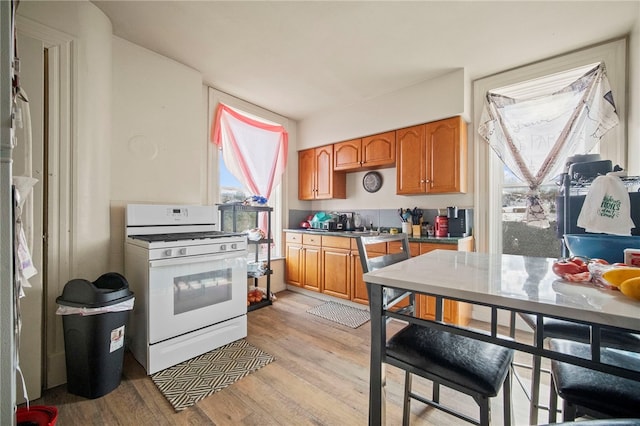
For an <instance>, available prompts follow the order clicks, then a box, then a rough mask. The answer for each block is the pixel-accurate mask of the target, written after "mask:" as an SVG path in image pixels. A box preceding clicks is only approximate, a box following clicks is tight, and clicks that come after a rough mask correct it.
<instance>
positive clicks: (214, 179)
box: [205, 87, 291, 259]
mask: <svg viewBox="0 0 640 426" xmlns="http://www.w3.org/2000/svg"><path fill="white" fill-rule="evenodd" d="M220 102H222V103H223V104H225V105H228V106H230V107H232V108H236V109H238V110H240V111H244V112H246V113H249V114H252V115H255V116H256V117H260V118H263V119H265V120H269V121H272V122H274V123H277V124H280V125H281V126H284V128H285V129H287V132H289V133H291V132H290V130H289V119H288V118H286V117H283V116H281V115H278V114H275V113H273V112H271V111H269V110H266V109H264V108H261V107H259V106H256V105H253V104H251V103H249V102H246V101H243V100H242V99H239V98H236V97H234V96H231V95H229V94H227V93H224V92H221V91H219V90H216V89H214V88H212V87H209V88H208V105H209V107H208V116H207V120H206V123H207V133H206V134H207V160H208V167H207V179H206V185H205V186H206V188H207V200H208V202H209V203H210V204H212V205H215V204H216V203H218V202H219V201H218V200H219V199H220V190H219V188H220V185H219V181H218V173H219V170H218V161H219V154H220V150H219V149H218V147H217V146H216V145H215V144H213V143H212V142H211V126H212V124H213V120H214V117H215V112H216V108H217V107H218V104H219V103H220ZM286 184H287V170H286V169H285V172H284V174H283V176H282V179H281V181H280V184H279V185H278V186H276V187H275V188H274V189H273V193H272V194H271V197H270V199H269V202H268V205H269V206H271V207H273V212H272V214H271V234H272V237H273V240H274V250H273V251H272V254H271V258H272V259H273V258H274V257H282V256H283V252H282V247H283V243H282V234H283V232H282V230H283V229H284V211H285V209H286V205H285V204H286V203H285V201H286V200H285V199H284V194H286V193H287V192H286Z"/></svg>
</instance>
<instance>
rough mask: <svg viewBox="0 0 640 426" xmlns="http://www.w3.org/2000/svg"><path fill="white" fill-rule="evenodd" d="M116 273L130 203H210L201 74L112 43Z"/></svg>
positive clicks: (120, 267)
mask: <svg viewBox="0 0 640 426" xmlns="http://www.w3.org/2000/svg"><path fill="white" fill-rule="evenodd" d="M112 69H113V105H112V115H113V122H112V132H113V140H112V143H111V159H112V161H111V166H112V168H111V265H110V267H111V269H112V270H115V271H120V272H122V271H123V269H124V268H123V262H124V246H123V244H124V210H125V206H126V205H127V204H128V203H156V204H161V203H167V204H205V203H206V202H207V187H206V185H204V184H203V182H206V179H204V176H206V174H207V161H206V160H207V143H206V134H205V127H206V124H205V123H204V122H203V114H202V77H201V74H200V73H199V72H198V71H196V70H194V69H192V68H189V67H187V66H185V65H182V64H180V63H178V62H176V61H173V60H171V59H169V58H166V57H164V56H161V55H158V54H157V53H154V52H152V51H150V50H148V49H145V48H143V47H140V46H138V45H136V44H133V43H130V42H128V41H126V40H124V39H121V38H119V37H115V36H114V37H113V65H112Z"/></svg>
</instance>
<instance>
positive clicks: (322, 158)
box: [315, 145, 333, 200]
mask: <svg viewBox="0 0 640 426" xmlns="http://www.w3.org/2000/svg"><path fill="white" fill-rule="evenodd" d="M315 151H316V163H315V171H316V196H315V198H318V199H323V200H324V199H330V198H333V145H327V146H321V147H320V148H316V149H315Z"/></svg>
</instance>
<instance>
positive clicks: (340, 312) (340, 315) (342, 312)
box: [307, 302, 371, 328]
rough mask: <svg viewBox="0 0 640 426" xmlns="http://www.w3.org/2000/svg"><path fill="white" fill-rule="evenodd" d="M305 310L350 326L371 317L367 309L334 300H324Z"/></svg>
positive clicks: (352, 326) (353, 326)
mask: <svg viewBox="0 0 640 426" xmlns="http://www.w3.org/2000/svg"><path fill="white" fill-rule="evenodd" d="M307 312H308V313H310V314H313V315H316V316H319V317H321V318H324V319H328V320H329V321H333V322H337V323H338V324H342V325H346V326H347V327H351V328H358V327H360V326H361V325H362V324H364V323H366V322H367V321H369V320H370V319H371V316H370V315H369V311H366V310H364V309H358V308H353V307H351V306H347V305H343V304H342V303H336V302H326V303H323V304H322V305H318V306H314V307H313V308H311V309H309V310H308V311H307Z"/></svg>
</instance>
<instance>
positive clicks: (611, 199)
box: [576, 175, 635, 235]
mask: <svg viewBox="0 0 640 426" xmlns="http://www.w3.org/2000/svg"><path fill="white" fill-rule="evenodd" d="M576 224H577V225H578V226H579V227H581V228H584V229H585V231H587V232H594V233H604V234H614V235H631V229H632V228H634V227H635V225H634V223H633V220H632V219H631V202H630V200H629V192H628V191H627V188H626V187H625V186H624V183H622V180H620V178H619V177H617V176H612V175H607V176H598V177H597V178H595V179H594V180H593V182H592V183H591V187H590V188H589V192H588V193H587V195H586V197H585V198H584V204H583V205H582V209H581V210H580V215H579V216H578V221H577V222H576Z"/></svg>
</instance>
